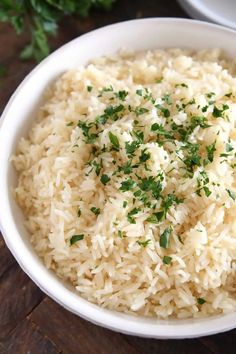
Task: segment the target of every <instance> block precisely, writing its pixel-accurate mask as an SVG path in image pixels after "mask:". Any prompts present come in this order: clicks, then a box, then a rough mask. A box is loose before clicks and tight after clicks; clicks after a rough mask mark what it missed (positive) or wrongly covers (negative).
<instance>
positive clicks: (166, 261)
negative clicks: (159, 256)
mask: <svg viewBox="0 0 236 354" xmlns="http://www.w3.org/2000/svg"><path fill="white" fill-rule="evenodd" d="M171 261H172V257H170V256H164V257H163V263H164V264H166V265H169V264H170V263H171Z"/></svg>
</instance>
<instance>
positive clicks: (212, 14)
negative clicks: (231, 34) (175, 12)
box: [178, 0, 236, 29]
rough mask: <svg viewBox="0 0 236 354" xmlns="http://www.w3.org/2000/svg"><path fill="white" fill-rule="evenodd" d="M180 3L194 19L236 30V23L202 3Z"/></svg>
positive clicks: (191, 0) (190, 1)
mask: <svg viewBox="0 0 236 354" xmlns="http://www.w3.org/2000/svg"><path fill="white" fill-rule="evenodd" d="M178 2H179V4H180V5H181V6H182V7H183V8H184V9H185V11H187V13H188V14H189V15H190V16H192V17H194V18H201V19H204V20H206V21H212V22H214V23H216V24H219V25H223V26H228V27H230V28H233V29H236V22H234V21H232V20H230V19H228V18H227V17H224V16H221V15H220V14H219V12H217V11H214V10H213V9H212V8H210V7H209V6H207V5H206V4H204V3H202V2H196V1H195V0H178Z"/></svg>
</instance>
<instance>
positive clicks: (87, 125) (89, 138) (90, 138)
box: [77, 121, 98, 144]
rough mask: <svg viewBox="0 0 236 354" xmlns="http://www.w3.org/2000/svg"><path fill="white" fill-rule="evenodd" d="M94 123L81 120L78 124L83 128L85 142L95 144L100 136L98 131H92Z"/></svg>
mask: <svg viewBox="0 0 236 354" xmlns="http://www.w3.org/2000/svg"><path fill="white" fill-rule="evenodd" d="M93 125H94V124H93V123H86V122H81V121H79V122H78V124H77V126H78V127H79V128H81V130H82V133H83V136H84V137H85V138H86V139H85V142H86V143H87V144H93V143H94V142H95V140H96V139H97V137H98V134H96V133H90V129H91V128H92V127H93Z"/></svg>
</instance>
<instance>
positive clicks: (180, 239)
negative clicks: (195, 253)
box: [178, 236, 184, 245]
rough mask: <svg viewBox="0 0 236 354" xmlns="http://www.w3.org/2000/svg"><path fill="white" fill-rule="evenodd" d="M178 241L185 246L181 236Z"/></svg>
mask: <svg viewBox="0 0 236 354" xmlns="http://www.w3.org/2000/svg"><path fill="white" fill-rule="evenodd" d="M178 240H179V242H180V243H182V245H183V244H184V242H183V240H182V238H181V236H178Z"/></svg>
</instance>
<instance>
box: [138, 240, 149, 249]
mask: <svg viewBox="0 0 236 354" xmlns="http://www.w3.org/2000/svg"><path fill="white" fill-rule="evenodd" d="M136 242H137V244H139V246H142V247H144V248H146V247H147V246H148V245H149V243H150V242H151V240H150V239H148V240H146V241H136Z"/></svg>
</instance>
